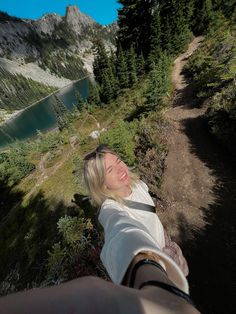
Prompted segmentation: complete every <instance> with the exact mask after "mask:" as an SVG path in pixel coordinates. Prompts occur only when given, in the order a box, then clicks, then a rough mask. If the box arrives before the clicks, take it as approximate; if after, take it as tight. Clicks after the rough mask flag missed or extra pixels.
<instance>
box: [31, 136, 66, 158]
mask: <svg viewBox="0 0 236 314" xmlns="http://www.w3.org/2000/svg"><path fill="white" fill-rule="evenodd" d="M65 143H66V140H65V138H64V137H63V136H62V135H61V134H60V133H59V132H48V133H41V132H40V131H39V132H38V139H37V140H36V141H35V144H34V145H35V150H36V151H38V152H40V153H46V152H48V151H51V150H54V149H57V148H58V147H59V146H61V145H63V144H65Z"/></svg>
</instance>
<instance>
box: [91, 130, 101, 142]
mask: <svg viewBox="0 0 236 314" xmlns="http://www.w3.org/2000/svg"><path fill="white" fill-rule="evenodd" d="M89 136H90V137H91V138H92V139H93V140H96V139H97V138H99V136H100V131H98V130H95V131H93V132H91V133H90V134H89Z"/></svg>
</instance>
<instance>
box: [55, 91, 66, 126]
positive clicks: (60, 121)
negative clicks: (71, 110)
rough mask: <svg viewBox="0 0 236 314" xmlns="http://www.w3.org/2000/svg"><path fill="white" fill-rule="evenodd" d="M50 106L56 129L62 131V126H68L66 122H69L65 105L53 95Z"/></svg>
mask: <svg viewBox="0 0 236 314" xmlns="http://www.w3.org/2000/svg"><path fill="white" fill-rule="evenodd" d="M52 108H53V110H54V112H55V115H56V121H57V125H58V129H59V131H62V130H63V129H64V128H67V127H68V123H69V121H68V117H67V113H68V110H67V108H66V106H65V105H64V103H63V102H62V101H61V100H60V99H59V98H58V97H57V96H55V95H54V97H53V101H52Z"/></svg>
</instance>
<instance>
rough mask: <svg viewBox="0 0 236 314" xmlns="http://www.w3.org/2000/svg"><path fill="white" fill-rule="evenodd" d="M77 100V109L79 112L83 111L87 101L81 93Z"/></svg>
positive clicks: (78, 94)
mask: <svg viewBox="0 0 236 314" xmlns="http://www.w3.org/2000/svg"><path fill="white" fill-rule="evenodd" d="M76 98H77V104H76V108H77V109H78V110H81V109H82V108H83V107H84V105H85V103H86V101H85V100H84V98H83V97H82V95H81V94H80V92H78V93H77V95H76Z"/></svg>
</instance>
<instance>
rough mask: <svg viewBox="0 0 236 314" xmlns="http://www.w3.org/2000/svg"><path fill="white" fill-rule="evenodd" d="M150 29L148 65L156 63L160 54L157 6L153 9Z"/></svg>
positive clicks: (159, 27)
mask: <svg viewBox="0 0 236 314" xmlns="http://www.w3.org/2000/svg"><path fill="white" fill-rule="evenodd" d="M150 29H151V33H150V53H149V56H148V64H149V65H150V64H152V63H155V62H157V60H158V59H159V56H160V53H161V18H160V6H159V5H158V6H156V7H155V8H154V9H153V12H152V18H151V26H150Z"/></svg>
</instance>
